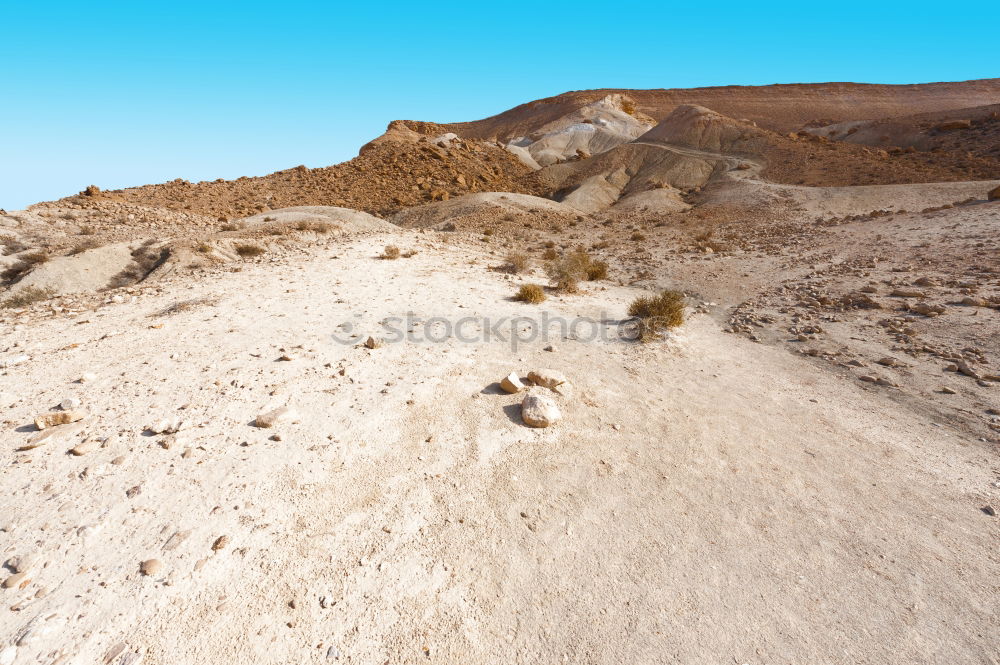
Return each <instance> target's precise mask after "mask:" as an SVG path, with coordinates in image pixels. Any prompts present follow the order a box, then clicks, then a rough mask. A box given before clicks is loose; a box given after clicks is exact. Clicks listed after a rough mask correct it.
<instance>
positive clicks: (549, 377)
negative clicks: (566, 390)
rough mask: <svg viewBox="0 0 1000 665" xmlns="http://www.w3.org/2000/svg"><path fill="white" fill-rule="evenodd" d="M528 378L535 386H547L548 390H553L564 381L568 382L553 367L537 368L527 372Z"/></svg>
mask: <svg viewBox="0 0 1000 665" xmlns="http://www.w3.org/2000/svg"><path fill="white" fill-rule="evenodd" d="M528 380H529V381H531V382H532V383H534V384H535V385H536V386H541V387H543V388H548V389H549V390H555V389H556V388H558V387H559V386H561V385H563V384H564V383H569V380H568V379H567V378H566V376H565V375H563V374H562V373H561V372H557V371H555V370H554V369H539V370H534V371H531V372H528Z"/></svg>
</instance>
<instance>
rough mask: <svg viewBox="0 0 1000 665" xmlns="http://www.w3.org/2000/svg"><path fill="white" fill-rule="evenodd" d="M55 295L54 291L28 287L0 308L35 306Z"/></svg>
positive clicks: (0, 305)
mask: <svg viewBox="0 0 1000 665" xmlns="http://www.w3.org/2000/svg"><path fill="white" fill-rule="evenodd" d="M54 295H55V291H53V290H52V289H42V288H39V287H37V286H26V287H25V288H23V289H21V291H20V293H17V294H15V295H13V296H11V297H9V298H7V299H6V300H4V301H3V303H2V304H0V307H3V308H4V309H14V308H18V307H28V306H29V305H34V304H35V303H36V302H41V301H43V300H48V299H49V298H51V297H52V296H54Z"/></svg>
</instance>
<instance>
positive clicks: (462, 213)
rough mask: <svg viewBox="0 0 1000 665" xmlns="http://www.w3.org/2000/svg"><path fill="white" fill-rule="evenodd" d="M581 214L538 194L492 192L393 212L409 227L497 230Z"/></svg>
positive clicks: (540, 224) (541, 224) (396, 220)
mask: <svg viewBox="0 0 1000 665" xmlns="http://www.w3.org/2000/svg"><path fill="white" fill-rule="evenodd" d="M578 214H579V211H578V210H576V209H574V208H572V207H570V206H567V205H564V204H562V203H557V202H555V201H550V200H549V199H543V198H539V197H537V196H529V195H527V194H514V193H510V192H489V193H480V194H466V195H465V196H460V197H458V198H456V199H452V200H450V201H440V202H437V203H428V204H426V205H422V206H417V207H415V208H408V209H406V210H403V211H400V212H399V213H397V214H396V215H395V216H393V217H392V221H393V223H395V224H398V225H400V226H403V227H406V228H428V227H436V228H444V227H447V228H448V229H451V230H476V231H483V230H486V229H491V230H494V231H495V230H503V229H504V228H506V227H508V226H509V227H511V228H524V227H525V226H528V227H532V226H535V227H542V228H548V227H550V226H551V225H552V224H553V223H554V222H558V221H569V220H571V219H574V218H576V217H577V215H578Z"/></svg>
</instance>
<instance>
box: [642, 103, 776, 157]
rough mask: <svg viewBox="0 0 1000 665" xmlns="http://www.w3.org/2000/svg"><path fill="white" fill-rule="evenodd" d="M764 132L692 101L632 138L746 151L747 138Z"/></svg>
mask: <svg viewBox="0 0 1000 665" xmlns="http://www.w3.org/2000/svg"><path fill="white" fill-rule="evenodd" d="M767 134H768V132H766V131H764V130H762V129H759V128H758V127H757V126H756V125H754V124H753V123H751V122H747V121H739V120H734V119H733V118H728V117H726V116H724V115H722V114H721V113H716V112H715V111H712V110H711V109H707V108H705V107H703V106H697V105H694V104H683V105H681V106H678V107H677V108H676V109H674V111H673V112H672V113H671V114H670V115H669V116H667V118H666V119H665V120H664V121H663V122H661V123H659V124H658V125H656V126H655V127H653V128H652V129H650V130H649V131H648V132H646V133H645V134H643V135H642V136H640V137H638V138H637V139H636V143H666V144H669V145H674V146H682V147H687V148H692V149H694V150H704V151H710V152H716V153H727V154H739V153H749V152H752V151H753V149H752V147H751V143H750V141H751V140H752V139H757V140H760V139H762V138H763V137H765V136H766V135H767Z"/></svg>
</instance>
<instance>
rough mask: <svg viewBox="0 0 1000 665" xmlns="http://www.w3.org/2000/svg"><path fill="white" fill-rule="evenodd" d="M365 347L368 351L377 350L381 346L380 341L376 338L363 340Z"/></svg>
mask: <svg viewBox="0 0 1000 665" xmlns="http://www.w3.org/2000/svg"><path fill="white" fill-rule="evenodd" d="M365 346H366V347H368V348H369V349H377V348H379V347H381V346H382V340H380V339H378V338H377V337H369V338H368V339H366V340H365Z"/></svg>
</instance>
